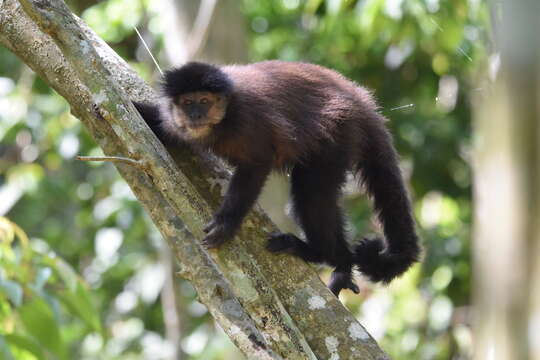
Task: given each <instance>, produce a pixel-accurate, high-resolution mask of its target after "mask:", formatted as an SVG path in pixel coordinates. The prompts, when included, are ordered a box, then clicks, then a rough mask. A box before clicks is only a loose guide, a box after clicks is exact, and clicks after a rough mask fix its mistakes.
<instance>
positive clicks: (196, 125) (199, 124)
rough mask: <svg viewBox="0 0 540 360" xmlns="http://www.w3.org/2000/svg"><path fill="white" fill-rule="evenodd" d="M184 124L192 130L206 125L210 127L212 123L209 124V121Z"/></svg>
mask: <svg viewBox="0 0 540 360" xmlns="http://www.w3.org/2000/svg"><path fill="white" fill-rule="evenodd" d="M186 126H187V127H188V128H189V129H192V130H201V129H204V128H207V127H211V126H212V124H210V123H190V124H186Z"/></svg>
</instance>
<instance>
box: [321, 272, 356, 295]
mask: <svg viewBox="0 0 540 360" xmlns="http://www.w3.org/2000/svg"><path fill="white" fill-rule="evenodd" d="M328 288H329V289H330V291H332V292H333V293H334V295H336V296H339V293H340V291H341V290H342V289H349V290H351V291H352V292H354V293H355V294H359V293H360V289H359V288H358V285H356V284H355V283H354V282H353V281H352V273H351V271H350V270H348V271H338V270H335V271H334V272H333V273H332V278H331V279H330V283H329V284H328Z"/></svg>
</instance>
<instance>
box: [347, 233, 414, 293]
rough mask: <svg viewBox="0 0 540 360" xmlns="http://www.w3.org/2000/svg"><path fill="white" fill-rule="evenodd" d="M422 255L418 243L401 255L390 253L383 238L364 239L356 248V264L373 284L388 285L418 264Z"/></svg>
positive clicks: (412, 244)
mask: <svg viewBox="0 0 540 360" xmlns="http://www.w3.org/2000/svg"><path fill="white" fill-rule="evenodd" d="M420 254H421V248H420V246H419V245H418V243H417V242H414V243H411V244H410V245H409V246H408V247H407V248H405V249H404V250H403V251H401V252H399V253H389V252H387V250H385V243H384V241H383V240H382V239H381V238H375V239H372V240H370V239H364V240H362V241H361V242H360V243H359V244H358V245H356V246H355V247H354V263H355V265H356V266H357V267H358V270H360V272H361V273H362V274H364V275H365V276H367V277H368V278H369V280H370V281H371V282H382V283H385V284H387V283H389V282H390V281H392V280H393V279H394V278H396V277H398V276H400V275H402V274H403V273H404V272H405V271H407V269H409V267H411V265H413V264H414V263H415V262H418V261H419V260H420Z"/></svg>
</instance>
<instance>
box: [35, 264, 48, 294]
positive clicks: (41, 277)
mask: <svg viewBox="0 0 540 360" xmlns="http://www.w3.org/2000/svg"><path fill="white" fill-rule="evenodd" d="M51 274H52V271H51V268H49V267H42V268H39V270H38V271H37V274H36V281H35V283H34V286H35V288H36V289H37V290H41V289H42V288H43V286H44V285H45V283H46V282H47V280H48V279H49V278H50V277H51Z"/></svg>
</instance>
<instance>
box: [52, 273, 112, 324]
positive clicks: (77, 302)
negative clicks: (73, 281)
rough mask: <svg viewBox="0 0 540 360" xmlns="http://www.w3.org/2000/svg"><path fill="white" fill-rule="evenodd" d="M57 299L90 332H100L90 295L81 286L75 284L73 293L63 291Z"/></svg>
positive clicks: (98, 320)
mask: <svg viewBox="0 0 540 360" xmlns="http://www.w3.org/2000/svg"><path fill="white" fill-rule="evenodd" d="M58 297H59V298H60V300H61V301H62V302H63V303H64V304H65V305H66V306H67V307H68V308H69V309H70V310H71V312H72V313H73V314H76V315H78V316H79V317H80V318H81V319H82V320H84V322H85V323H86V324H87V325H88V326H89V327H90V328H91V329H92V330H94V331H97V332H100V333H101V332H102V327H101V321H100V318H99V312H98V310H97V309H96V308H95V307H94V306H93V304H92V301H91V300H90V294H89V293H88V291H87V290H86V288H85V287H84V286H83V285H82V284H80V283H78V284H77V287H76V291H75V292H72V291H63V292H61V293H59V294H58Z"/></svg>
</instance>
